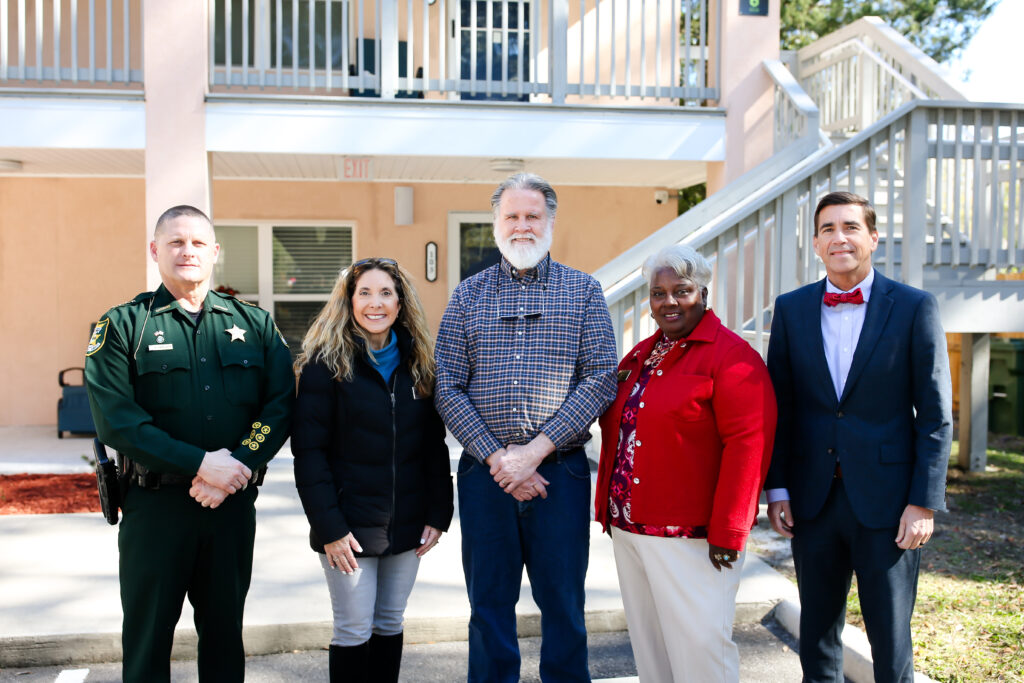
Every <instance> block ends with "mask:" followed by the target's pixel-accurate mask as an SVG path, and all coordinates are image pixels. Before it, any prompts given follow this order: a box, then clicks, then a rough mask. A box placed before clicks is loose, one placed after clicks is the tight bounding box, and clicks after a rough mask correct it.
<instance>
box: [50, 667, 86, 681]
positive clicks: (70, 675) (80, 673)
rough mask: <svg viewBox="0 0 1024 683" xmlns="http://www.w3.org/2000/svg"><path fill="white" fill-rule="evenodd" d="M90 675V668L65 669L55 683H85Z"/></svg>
mask: <svg viewBox="0 0 1024 683" xmlns="http://www.w3.org/2000/svg"><path fill="white" fill-rule="evenodd" d="M88 675H89V670H88V669H64V670H63V671H61V672H60V675H59V676H57V680H56V681H54V682H53V683H83V681H85V678H86V676H88Z"/></svg>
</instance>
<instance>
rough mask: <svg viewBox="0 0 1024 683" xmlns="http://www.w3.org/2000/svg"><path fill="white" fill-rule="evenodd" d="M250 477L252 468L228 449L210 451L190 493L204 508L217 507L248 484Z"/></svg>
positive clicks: (200, 467) (194, 479)
mask: <svg viewBox="0 0 1024 683" xmlns="http://www.w3.org/2000/svg"><path fill="white" fill-rule="evenodd" d="M250 477H252V470H250V469H249V468H248V467H246V466H245V465H244V464H242V463H241V462H240V461H239V460H236V459H235V457H234V456H233V455H231V451H229V450H228V449H226V448H222V449H220V450H219V451H210V452H208V453H207V454H206V455H205V456H203V462H202V464H201V465H200V466H199V472H198V473H197V474H196V476H195V478H193V479H192V488H190V489H189V491H188V493H189V495H190V496H192V497H193V498H195V499H196V502H198V503H199V504H200V505H202V506H203V507H204V508H215V507H217V506H218V505H220V504H221V503H223V502H224V499H225V498H227V497H228V496H229V495H231V494H232V493H235V492H236V491H241V490H243V489H244V488H245V487H246V486H248V484H249V478H250Z"/></svg>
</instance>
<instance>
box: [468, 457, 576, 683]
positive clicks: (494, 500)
mask: <svg viewBox="0 0 1024 683" xmlns="http://www.w3.org/2000/svg"><path fill="white" fill-rule="evenodd" d="M537 472H538V473H540V475H541V476H542V477H544V478H545V479H547V480H548V482H550V486H548V491H547V492H548V497H547V498H546V499H542V498H539V497H538V498H534V499H533V500H531V501H529V502H526V503H519V502H517V501H516V500H515V499H514V498H513V497H512V496H511V495H509V494H507V493H505V492H504V491H503V490H502V489H501V487H499V486H498V485H497V484H496V483H495V482H494V479H493V478H492V477H491V475H490V472H489V471H488V468H487V466H486V465H483V464H480V463H479V462H478V461H477V460H476V459H475V458H473V457H471V456H468V455H464V456H463V457H462V460H461V461H460V463H459V474H458V482H459V520H460V523H461V526H462V566H463V569H464V571H465V573H466V588H467V590H468V592H469V604H470V608H471V614H470V619H469V675H468V679H469V681H470V683H476V682H477V681H489V682H494V681H500V682H505V681H518V680H519V667H520V658H519V641H518V639H517V635H516V609H515V608H516V602H518V600H519V591H520V588H521V586H522V577H523V567H524V566H525V567H526V571H527V574H528V575H529V577H530V586H531V588H532V591H533V600H534V602H536V603H537V606H538V607H540V611H541V650H540V677H541V680H542V681H544V683H555V682H559V681H589V680H590V674H589V668H588V662H587V631H586V626H585V624H584V617H583V603H584V599H585V597H586V594H585V592H584V587H583V582H584V579H585V578H586V574H587V561H588V559H589V549H590V468H589V464H588V463H587V458H586V455H585V454H584V452H583V450H582V449H578V450H574V451H571V452H570V453H567V454H566V455H565V456H564V457H560V458H559V461H558V462H551V463H545V464H542V465H541V466H540V467H539V468H537Z"/></svg>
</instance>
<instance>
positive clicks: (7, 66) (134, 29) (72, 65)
mask: <svg viewBox="0 0 1024 683" xmlns="http://www.w3.org/2000/svg"><path fill="white" fill-rule="evenodd" d="M141 22H142V17H141V11H140V9H139V2H138V0H0V88H4V89H11V88H14V89H16V88H20V87H35V88H38V87H39V86H40V85H45V86H47V87H51V88H81V87H88V88H96V87H107V88H116V89H122V90H123V89H130V90H137V89H138V86H139V85H140V84H141V83H142V46H141V44H139V41H138V40H137V39H136V40H135V41H134V42H133V36H135V37H137V36H141V35H142V28H141V26H142V24H141Z"/></svg>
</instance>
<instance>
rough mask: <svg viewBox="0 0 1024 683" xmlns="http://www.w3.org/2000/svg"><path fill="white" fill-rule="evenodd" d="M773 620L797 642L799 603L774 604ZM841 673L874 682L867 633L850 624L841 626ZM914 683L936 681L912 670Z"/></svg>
mask: <svg viewBox="0 0 1024 683" xmlns="http://www.w3.org/2000/svg"><path fill="white" fill-rule="evenodd" d="M774 616H775V620H776V621H777V622H779V624H781V625H782V627H783V628H784V629H786V631H788V632H789V634H790V635H791V636H793V638H794V639H796V640H797V642H799V640H800V638H799V636H800V603H799V601H797V600H793V599H791V598H785V599H783V600H782V601H780V602H779V604H778V605H776V606H775V613H774ZM842 639H843V674H844V675H845V676H846V677H847V678H849V679H850V680H851V681H853V683H874V681H875V672H874V668H873V666H874V665H873V662H872V659H871V644H870V643H869V642H868V637H867V634H865V633H864V631H862V630H860V629H859V628H857V627H856V626H853V625H852V624H846V625H845V626H844V627H843V634H842ZM914 683H937V682H936V681H935V680H934V679H931V678H929V677H928V676H925V675H924V674H923V673H920V672H918V671H915V672H914Z"/></svg>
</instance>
